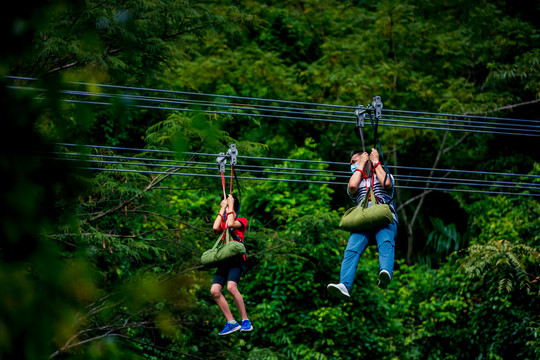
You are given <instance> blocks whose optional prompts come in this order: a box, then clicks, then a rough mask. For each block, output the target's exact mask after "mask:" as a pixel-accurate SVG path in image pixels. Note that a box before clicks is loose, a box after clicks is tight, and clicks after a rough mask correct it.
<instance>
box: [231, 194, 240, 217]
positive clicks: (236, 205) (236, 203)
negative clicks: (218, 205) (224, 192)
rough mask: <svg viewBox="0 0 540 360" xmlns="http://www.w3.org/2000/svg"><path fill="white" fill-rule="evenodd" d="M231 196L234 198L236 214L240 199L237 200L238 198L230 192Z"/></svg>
mask: <svg viewBox="0 0 540 360" xmlns="http://www.w3.org/2000/svg"><path fill="white" fill-rule="evenodd" d="M231 196H232V197H233V199H234V212H235V213H236V215H238V211H239V210H240V201H238V198H237V197H236V196H235V195H234V194H231Z"/></svg>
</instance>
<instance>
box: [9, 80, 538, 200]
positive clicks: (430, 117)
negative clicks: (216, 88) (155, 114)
mask: <svg viewBox="0 0 540 360" xmlns="http://www.w3.org/2000/svg"><path fill="white" fill-rule="evenodd" d="M9 78H11V79H14V80H28V81H36V80H37V79H32V78H20V77H9ZM67 84H71V85H83V86H90V85H91V86H96V87H103V88H109V89H116V90H129V91H151V92H157V93H162V94H163V93H164V94H174V95H179V94H181V95H188V96H197V97H212V98H218V99H227V100H231V99H236V100H242V101H244V100H249V101H261V102H266V103H269V102H270V103H275V104H286V105H287V106H275V105H261V104H245V103H227V102H218V101H210V100H198V99H176V98H169V97H153V96H143V95H133V94H125V93H124V94H111V93H106V92H90V91H80V90H59V93H60V94H64V95H67V96H71V97H75V99H60V100H61V101H63V102H67V103H84V104H91V105H99V106H111V105H113V104H112V103H111V102H102V101H94V100H93V99H95V98H107V99H116V98H118V99H121V100H124V101H127V102H126V103H124V104H123V105H124V106H126V107H135V108H143V109H158V110H170V111H180V112H186V111H191V112H202V113H208V114H223V115H233V116H252V117H264V118H276V119H288V120H307V121H324V122H332V123H347V124H353V123H355V121H353V120H348V119H352V118H354V114H353V112H352V111H339V110H337V109H347V110H353V109H356V108H357V107H353V106H344V105H332V104H318V103H308V102H296V101H287V100H275V99H263V98H249V97H239V96H230V95H217V94H204V93H193V92H184V91H173V90H162V89H150V88H140V87H129V86H117V85H105V84H90V83H82V82H77V83H67ZM10 88H12V89H15V90H26V91H38V92H43V91H45V90H43V89H36V88H32V87H20V86H11V87H10ZM81 97H82V99H81ZM37 99H40V100H43V98H42V97H41V98H40V97H38V98H37ZM88 99H91V100H88ZM136 102H139V103H136ZM143 102H145V103H157V106H153V105H142V103H143ZM162 103H166V104H173V105H184V106H194V107H195V108H185V107H184V108H180V107H168V106H163V105H162ZM290 105H297V106H298V105H301V106H306V105H307V106H311V107H315V108H303V107H302V108H300V107H292V106H290ZM203 107H204V108H205V109H202V108H203ZM320 107H323V108H326V109H320ZM328 109H332V110H328ZM363 110H365V111H374V109H373V108H364V109H363ZM243 111H245V112H243ZM382 111H383V112H385V113H388V115H382V114H381V117H380V121H381V122H380V123H379V124H378V125H381V126H394V127H407V128H418V129H429V130H446V131H462V132H476V133H490V134H505V135H522V136H540V126H539V125H538V124H540V121H538V120H524V119H508V118H496V117H481V116H469V115H453V114H437V113H431V112H414V111H403V110H387V109H384V110H382ZM276 114H281V115H276ZM396 114H398V115H396ZM400 114H404V115H400ZM415 114H416V115H422V116H423V117H419V116H409V115H415ZM306 116H307V117H306ZM435 116H444V117H446V118H445V119H440V118H436V117H435ZM460 119H462V120H460ZM471 119H482V120H484V121H472V120H471ZM485 120H490V121H488V122H486V121H485ZM494 121H506V122H514V124H512V125H511V127H510V126H508V125H507V124H505V123H501V122H494ZM384 122H387V123H388V124H385V123H384ZM517 122H519V123H521V124H519V123H518V124H516V123H517ZM523 123H526V124H523ZM530 124H533V125H530ZM420 125H421V126H420ZM426 125H427V126H426ZM96 148H99V146H96ZM102 148H103V147H102ZM110 149H113V147H110ZM119 149H120V148H116V150H119ZM124 150H126V148H124ZM134 150H136V151H143V152H149V150H148V149H134ZM150 152H151V151H150ZM156 152H162V151H156ZM169 153H173V152H169ZM185 154H188V155H193V156H217V155H215V154H202V153H185ZM57 155H61V154H57ZM65 155H66V154H63V156H65ZM71 156H76V155H74V154H71ZM101 158H105V157H104V156H103V155H102V156H101ZM238 158H244V159H254V160H271V161H288V162H306V161H304V160H300V159H275V158H260V157H249V156H239V157H238ZM110 159H112V160H128V159H127V158H123V159H122V158H119V157H117V156H112V157H110ZM135 159H137V161H146V162H142V163H141V162H121V161H120V162H119V161H103V160H97V161H96V160H87V162H88V163H89V164H96V163H97V164H101V165H105V164H107V165H117V166H148V167H163V166H164V165H161V164H158V163H159V162H169V164H170V166H169V168H171V169H173V170H180V169H197V170H212V169H213V168H212V167H203V166H201V165H214V166H215V164H212V163H202V162H189V163H188V162H183V163H185V164H186V165H183V166H178V165H172V164H173V162H174V160H164V159H152V158H146V159H142V158H135ZM135 159H131V160H135ZM73 160H75V159H73ZM148 162H150V163H148ZM308 162H309V161H308ZM312 162H318V163H323V164H326V165H332V164H333V165H339V166H346V165H348V164H347V163H339V162H325V161H312ZM187 164H189V165H187ZM390 168H395V169H396V170H397V169H409V170H411V169H414V170H423V171H432V172H434V171H446V172H447V174H446V175H444V176H442V177H436V176H428V177H425V176H413V175H403V174H399V175H398V174H395V175H394V177H395V178H396V181H399V182H400V184H397V185H396V187H402V188H411V189H438V188H431V187H429V188H428V187H424V188H422V187H414V186H405V185H401V182H405V183H406V184H408V183H414V182H422V183H427V184H444V185H461V186H477V187H494V186H497V187H509V188H514V189H516V186H517V187H521V188H522V189H523V190H533V191H535V190H538V188H537V187H536V186H535V184H528V183H518V182H508V181H506V182H505V181H498V180H495V181H487V180H479V179H459V178H448V177H447V176H448V174H449V173H450V172H459V173H461V174H468V175H471V174H477V175H478V174H482V175H487V176H520V177H536V176H534V175H519V174H506V173H489V172H472V171H462V170H454V169H428V168H414V167H399V166H390ZM89 169H94V170H101V171H126V172H140V173H160V172H150V171H143V170H129V169H106V168H89ZM238 169H241V170H243V171H246V172H253V173H259V174H274V175H275V174H278V175H288V176H310V177H331V178H349V177H350V175H348V172H344V171H326V172H325V170H316V169H298V168H284V167H281V168H279V167H278V168H276V167H273V168H272V167H268V166H257V165H246V166H244V165H239V166H238ZM261 169H262V170H261ZM299 170H301V171H303V172H299ZM291 171H293V172H291ZM321 171H322V172H323V173H322V174H321V173H320V172H321ZM315 172H317V173H315ZM178 174H179V175H185V173H178ZM342 174H346V175H342ZM193 176H203V175H202V174H199V175H193ZM204 176H211V175H209V174H206V175H204ZM250 179H253V180H275V181H302V182H308V183H327V184H336V185H337V184H343V183H338V182H330V181H327V182H321V181H315V182H314V181H311V180H294V179H273V178H250ZM518 189H519V188H518ZM440 190H447V191H464V190H463V189H440ZM488 193H501V192H488ZM506 194H515V195H531V196H538V195H537V194H520V193H506Z"/></svg>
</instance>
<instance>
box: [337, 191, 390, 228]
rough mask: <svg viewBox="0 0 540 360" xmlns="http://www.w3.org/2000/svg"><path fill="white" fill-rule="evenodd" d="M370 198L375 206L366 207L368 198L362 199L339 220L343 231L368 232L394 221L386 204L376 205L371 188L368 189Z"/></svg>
mask: <svg viewBox="0 0 540 360" xmlns="http://www.w3.org/2000/svg"><path fill="white" fill-rule="evenodd" d="M370 192H371V198H372V199H374V201H375V204H371V206H370V207H368V206H367V205H368V196H367V194H366V196H365V197H364V199H363V200H362V202H360V204H358V205H357V206H355V207H352V208H350V209H349V210H347V211H346V212H345V215H343V217H342V218H341V222H340V223H339V226H340V227H341V228H342V229H343V230H347V231H351V232H361V231H369V230H374V229H381V228H383V227H385V226H386V225H388V224H390V223H392V221H394V217H393V216H392V211H391V210H390V206H388V204H377V203H376V202H377V199H375V193H374V192H373V187H371V188H370Z"/></svg>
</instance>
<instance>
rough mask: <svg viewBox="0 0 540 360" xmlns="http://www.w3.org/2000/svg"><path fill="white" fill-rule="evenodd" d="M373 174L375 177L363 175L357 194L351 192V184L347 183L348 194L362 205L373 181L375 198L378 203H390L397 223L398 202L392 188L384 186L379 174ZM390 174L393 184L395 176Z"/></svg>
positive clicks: (369, 204)
mask: <svg viewBox="0 0 540 360" xmlns="http://www.w3.org/2000/svg"><path fill="white" fill-rule="evenodd" d="M373 175H374V176H373V177H367V178H365V177H362V181H360V185H358V190H357V191H356V193H355V194H351V193H350V191H349V186H348V185H347V194H348V195H349V197H350V198H351V200H352V201H353V202H354V203H355V204H356V205H360V203H361V202H362V200H363V199H364V197H365V196H366V194H368V191H369V187H370V186H371V182H372V181H373V192H374V193H375V199H376V200H377V203H378V204H388V206H389V207H390V210H391V211H392V215H393V216H394V221H395V222H396V223H397V222H398V218H397V213H396V204H395V203H394V200H393V199H392V189H391V188H390V189H385V188H383V187H382V184H381V182H380V181H379V179H378V178H377V174H375V173H373ZM388 176H390V178H391V181H392V184H393V183H394V177H393V176H392V175H391V174H388ZM383 180H384V179H383ZM369 206H371V199H370V201H369V202H368V207H369Z"/></svg>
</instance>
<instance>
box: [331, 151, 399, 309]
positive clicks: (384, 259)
mask: <svg viewBox="0 0 540 360" xmlns="http://www.w3.org/2000/svg"><path fill="white" fill-rule="evenodd" d="M370 161H371V163H372V169H373V172H372V174H371V175H370V174H369V169H368V166H369V162H370ZM351 171H352V173H353V174H352V176H351V178H350V179H349V185H348V187H347V194H349V197H350V198H351V199H352V200H353V201H354V203H355V204H356V205H359V204H360V203H361V202H362V200H363V199H364V197H365V196H370V192H369V189H370V186H371V185H373V191H374V193H375V198H376V199H377V202H378V203H379V204H388V205H389V207H390V210H391V211H392V215H393V217H394V219H393V221H392V223H391V224H389V225H387V226H385V227H383V228H381V229H375V230H371V231H367V232H352V233H351V235H350V236H349V241H348V243H347V248H346V249H345V254H344V256H343V262H342V263H341V272H340V279H339V284H329V285H328V286H327V288H328V291H329V292H330V293H331V294H333V295H335V296H338V297H341V298H344V299H347V298H349V297H350V294H349V292H350V291H351V287H352V285H353V282H354V277H355V275H356V268H357V266H358V262H359V260H360V257H361V256H362V254H363V253H364V251H365V250H366V247H367V246H368V243H369V242H370V240H373V239H375V240H376V242H377V247H378V249H379V267H380V271H379V282H378V284H377V285H378V286H379V287H380V288H381V289H386V288H387V286H388V284H389V283H390V281H391V279H392V274H393V270H394V250H395V238H396V235H397V226H398V218H397V214H396V207H395V204H394V202H393V201H392V183H393V178H392V175H390V174H388V176H387V174H386V172H385V171H384V169H383V167H382V165H381V163H380V161H379V152H378V151H377V150H376V149H371V153H370V154H368V153H367V152H362V151H361V150H354V151H352V152H351ZM369 200H370V202H369V204H368V206H370V205H371V204H372V201H373V199H369Z"/></svg>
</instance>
